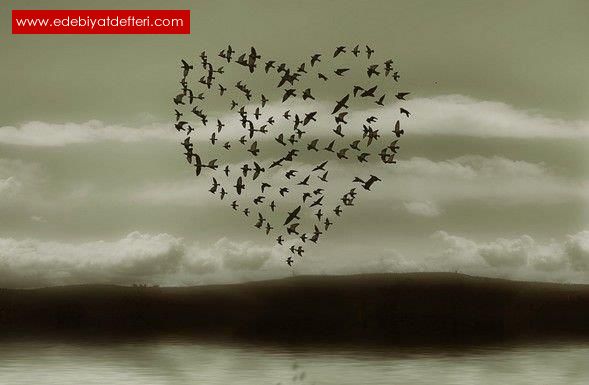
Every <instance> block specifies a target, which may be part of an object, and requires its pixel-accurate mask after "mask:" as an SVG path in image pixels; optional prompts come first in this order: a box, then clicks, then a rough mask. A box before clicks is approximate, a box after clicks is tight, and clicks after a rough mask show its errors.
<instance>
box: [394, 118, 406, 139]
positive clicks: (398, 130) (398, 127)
mask: <svg viewBox="0 0 589 385" xmlns="http://www.w3.org/2000/svg"><path fill="white" fill-rule="evenodd" d="M404 133H405V130H403V129H401V123H400V122H399V121H398V120H397V122H396V123H395V129H394V130H393V134H395V136H396V137H397V138H400V137H401V135H403V134H404Z"/></svg>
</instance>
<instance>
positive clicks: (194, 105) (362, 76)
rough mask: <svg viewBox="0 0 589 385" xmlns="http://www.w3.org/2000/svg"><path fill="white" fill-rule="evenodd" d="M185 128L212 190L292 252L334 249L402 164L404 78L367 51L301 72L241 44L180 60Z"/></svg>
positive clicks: (179, 108) (179, 119) (186, 147)
mask: <svg viewBox="0 0 589 385" xmlns="http://www.w3.org/2000/svg"><path fill="white" fill-rule="evenodd" d="M180 73H181V79H180V92H179V93H178V94H177V95H176V96H175V97H173V103H174V114H175V123H174V127H175V129H176V130H177V131H178V133H180V134H181V135H182V141H181V147H182V149H183V153H184V156H185V157H186V161H187V162H188V163H189V164H190V165H191V166H192V167H194V170H195V174H196V175H197V176H200V177H203V176H204V177H207V178H210V186H211V187H210V189H209V191H210V192H211V193H212V194H213V195H214V196H215V197H217V199H220V201H221V202H224V203H225V204H226V205H227V206H228V208H230V209H232V210H234V211H235V213H236V215H239V216H242V217H243V218H244V221H245V222H246V223H248V222H249V223H250V225H251V226H252V228H253V229H256V230H257V231H262V232H264V233H265V234H266V235H267V236H269V237H272V238H273V239H275V240H276V242H277V243H278V244H279V245H283V246H284V247H285V248H286V249H288V250H289V251H290V255H288V256H287V257H286V260H285V262H286V263H287V264H288V265H289V266H291V265H292V264H293V263H295V259H297V256H298V257H303V254H304V252H305V248H306V246H307V245H309V244H315V243H318V242H319V241H320V240H321V239H324V238H325V237H326V235H327V233H328V231H333V230H332V228H333V226H334V225H335V224H336V223H337V222H338V221H339V220H340V219H341V217H342V215H343V213H344V212H345V211H347V210H348V209H349V208H351V207H352V206H355V205H356V202H357V198H359V197H360V195H362V193H365V192H368V191H371V189H372V188H373V185H374V184H375V183H377V182H380V181H381V178H380V177H379V176H378V175H379V173H378V172H379V171H382V168H383V167H388V166H392V165H394V164H396V162H397V161H396V159H395V157H396V155H397V151H398V149H399V140H400V137H401V136H402V135H403V134H404V130H403V129H402V128H401V120H403V119H407V118H409V117H410V112H409V111H408V110H407V109H406V108H404V107H403V101H405V100H406V97H407V95H409V92H407V91H405V90H399V89H397V87H398V82H399V79H400V77H401V76H400V75H399V71H398V70H397V68H396V67H395V65H394V61H393V59H391V58H388V57H382V58H379V56H378V55H377V54H376V52H375V50H373V49H372V48H371V47H369V46H368V45H365V46H363V47H362V48H360V45H356V46H353V48H352V47H350V48H349V47H347V46H338V47H336V48H335V49H330V50H326V51H324V52H313V53H311V54H309V55H307V56H305V58H304V59H302V62H301V63H299V64H297V65H294V66H290V65H287V64H286V63H284V62H281V61H280V60H278V59H276V58H271V57H264V56H262V54H261V53H260V52H258V51H257V50H256V49H255V48H254V47H251V48H249V49H247V50H245V51H244V52H237V51H235V50H234V49H233V48H232V47H231V46H230V45H229V46H228V47H227V48H223V49H221V50H220V52H218V53H215V54H213V55H211V56H209V55H208V54H207V53H206V52H202V53H201V54H200V55H199V57H198V58H195V59H194V60H191V59H190V58H185V59H181V60H180Z"/></svg>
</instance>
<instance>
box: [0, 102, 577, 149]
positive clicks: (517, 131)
mask: <svg viewBox="0 0 589 385" xmlns="http://www.w3.org/2000/svg"><path fill="white" fill-rule="evenodd" d="M400 105H401V103H400V102H397V103H394V104H392V105H391V106H390V108H388V109H386V110H382V109H378V110H376V109H368V110H355V111H351V112H350V115H349V117H348V118H349V124H348V126H349V127H361V124H362V123H364V122H365V119H366V117H367V116H370V115H374V116H378V117H379V121H380V122H394V121H395V120H397V119H399V106H400ZM403 106H404V107H405V108H407V109H409V110H411V112H412V114H413V115H412V118H411V119H409V120H404V121H403V125H404V127H405V128H406V129H407V132H410V133H411V134H419V135H463V136H476V137H483V138H488V137H497V138H522V139H529V138H567V139H578V138H589V122H588V121H584V120H563V119H554V118H549V117H546V116H543V115H540V114H537V113H534V112H531V111H525V110H519V109H516V108H514V107H513V106H510V105H508V104H505V103H501V102H494V101H485V100H478V99H474V98H471V97H468V96H464V95H442V96H435V97H429V98H414V99H411V100H408V101H406V102H403ZM246 108H248V110H252V111H253V109H255V106H246ZM330 108H332V106H331V103H327V102H321V101H317V102H316V103H315V104H314V105H313V106H312V107H309V105H306V104H303V103H302V102H300V101H293V102H291V103H288V105H284V104H281V103H273V104H269V105H267V106H266V108H265V109H264V111H263V113H264V115H263V116H262V118H261V119H262V120H266V119H267V118H268V117H269V116H281V115H282V113H283V112H284V110H285V109H290V110H291V111H292V112H293V114H294V113H300V114H304V113H305V112H310V110H311V109H312V110H316V111H318V112H319V114H318V120H317V122H316V126H317V127H332V125H333V124H332V123H333V121H332V118H331V116H330V114H329V111H330ZM218 116H219V118H220V119H221V121H223V122H224V123H225V124H226V127H225V128H224V137H226V138H229V139H235V138H239V136H241V135H243V128H242V127H241V124H239V118H237V117H236V114H230V113H227V112H225V113H221V114H218ZM211 119H213V118H211ZM194 124H195V125H198V124H199V123H197V122H196V120H195V121H194ZM285 124H286V123H285V122H284V121H282V120H279V121H278V122H277V124H276V125H275V126H274V130H277V129H279V128H280V127H284V125H285ZM376 126H380V124H378V123H377V124H376ZM381 128H384V127H381ZM317 134H319V135H332V133H331V130H321V131H320V132H318V133H317ZM177 138H178V135H177V133H176V132H175V131H174V130H173V128H172V123H171V122H169V123H152V124H143V125H142V126H141V127H128V126H124V125H116V124H106V123H104V122H101V121H98V120H91V121H88V122H83V123H73V122H67V123H57V124H56V123H47V122H38V121H31V122H26V123H24V124H22V125H20V126H18V127H16V126H3V127H0V143H3V144H11V145H24V146H53V147H55V146H65V145H68V144H76V143H90V142H97V141H119V142H137V141H142V140H154V139H155V140H167V141H169V140H172V141H174V140H177ZM200 139H202V140H207V138H205V137H202V138H200Z"/></svg>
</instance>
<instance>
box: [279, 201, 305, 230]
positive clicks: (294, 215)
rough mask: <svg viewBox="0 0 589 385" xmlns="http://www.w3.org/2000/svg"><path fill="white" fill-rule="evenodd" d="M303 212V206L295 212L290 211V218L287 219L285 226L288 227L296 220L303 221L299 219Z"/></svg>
mask: <svg viewBox="0 0 589 385" xmlns="http://www.w3.org/2000/svg"><path fill="white" fill-rule="evenodd" d="M300 212H301V206H300V205H299V206H298V207H297V208H295V209H294V210H293V211H290V212H289V213H288V216H287V217H286V220H285V221H284V225H283V226H286V225H288V224H289V223H290V222H292V221H293V220H295V219H301V218H300V217H299V213H300Z"/></svg>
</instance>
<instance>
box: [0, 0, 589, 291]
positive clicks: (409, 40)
mask: <svg viewBox="0 0 589 385" xmlns="http://www.w3.org/2000/svg"><path fill="white" fill-rule="evenodd" d="M10 7H18V9H68V8H69V9H80V8H89V9H96V8H100V9H122V8H128V9H158V8H166V9H191V11H192V33H191V34H190V35H129V36H125V35H105V36H101V35H63V36H61V35H14V36H13V35H11V32H10V31H11V27H10V12H9V11H10V9H11V8H10ZM587 15H589V3H587V2H584V1H564V2H555V1H517V2H513V1H493V2H490V1H486V2H483V1H444V2H436V1H289V2H283V1H260V0H242V1H201V0H199V1H168V2H165V3H162V2H156V1H116V2H115V1H101V2H91V1H86V2H79V1H19V2H10V3H9V2H4V3H2V4H1V5H0V56H1V57H2V59H1V65H0V84H2V88H3V92H2V93H1V96H0V286H12V287H30V286H44V285H56V284H71V283H120V284H130V283H135V282H141V283H143V282H145V283H159V284H165V285H193V284H203V283H210V282H237V281H243V280H251V279H262V278H277V277H284V276H290V275H291V274H293V273H295V274H308V273H309V274H348V273H362V272H373V271H391V272H395V271H399V272H401V271H461V272H465V273H469V274H481V275H487V276H498V277H505V278H514V279H533V280H548V281H565V282H589V279H588V278H589V218H588V211H587V208H588V203H589V194H588V192H589V190H588V188H589V170H588V167H587V166H588V161H589V155H588V154H589V152H588V151H587V150H588V145H589V108H588V107H589V71H587V63H589V50H588V49H587V48H586V40H587V36H589V24H588V23H587V22H586V20H587ZM227 44H231V45H232V46H233V47H234V48H238V49H239V50H242V51H245V50H247V49H249V47H250V46H252V45H254V46H255V47H256V48H257V49H258V51H259V53H260V54H261V55H262V59H263V60H264V59H268V58H280V59H279V60H281V61H285V62H288V63H293V64H294V63H297V64H298V63H300V62H301V58H306V57H308V56H309V55H310V54H312V53H315V52H323V53H325V54H326V55H328V54H331V53H332V52H333V49H334V48H335V47H336V46H338V45H346V46H351V47H353V46H354V45H356V44H369V45H371V46H372V47H373V48H375V49H376V51H377V53H376V54H378V55H382V57H386V58H388V57H391V58H393V59H394V60H395V63H396V66H397V68H398V69H399V71H400V73H401V76H402V79H401V82H402V85H403V87H404V88H406V90H409V91H411V97H410V100H409V101H408V102H407V106H408V108H409V109H411V111H412V114H413V115H412V118H411V119H410V120H409V121H408V122H407V124H406V126H405V129H406V134H405V136H404V137H403V138H402V141H401V149H400V156H399V162H398V164H397V165H395V166H394V167H392V168H391V169H390V170H387V171H386V175H385V176H386V178H383V179H384V181H383V183H381V184H380V185H378V186H377V187H376V188H375V189H374V190H375V191H374V192H373V193H372V194H369V195H366V196H365V197H363V200H362V201H361V202H360V203H359V204H358V205H357V206H356V207H354V209H353V210H350V211H349V213H346V215H345V216H344V217H343V218H342V219H341V220H340V221H338V223H337V226H335V227H334V229H333V231H330V233H329V236H328V237H326V238H325V239H324V240H323V241H322V242H321V244H320V245H319V246H318V247H316V248H312V249H309V250H308V252H307V253H306V254H305V257H304V259H303V261H301V262H302V263H297V264H296V267H295V268H294V270H292V269H290V268H288V266H286V265H285V264H284V262H283V259H284V255H285V254H284V250H282V249H281V248H279V247H276V246H274V244H273V243H272V242H271V241H270V240H269V239H268V238H267V237H265V236H263V235H262V234H260V233H259V232H255V231H252V226H251V224H249V223H247V222H245V221H244V220H243V218H242V217H240V216H237V215H235V214H234V213H233V212H232V211H231V210H230V209H229V208H228V207H227V205H226V204H224V203H223V204H221V203H220V202H218V200H215V199H212V197H211V196H210V194H208V193H207V192H206V190H207V189H208V187H209V182H210V180H209V179H208V178H196V177H195V176H194V170H193V168H191V167H189V166H188V165H187V164H186V162H185V159H184V157H183V155H182V151H181V149H180V148H179V145H178V142H179V137H178V135H177V132H176V130H174V128H173V125H172V122H173V114H172V113H171V112H172V111H173V106H172V104H171V98H172V97H173V96H174V95H175V94H176V93H177V91H178V80H179V60H180V59H181V58H185V59H188V60H190V61H192V62H196V61H197V56H198V54H199V53H200V52H201V51H207V52H209V55H211V56H216V54H217V53H218V52H219V50H220V49H222V48H224V47H226V45H227ZM250 86H251V87H252V88H256V87H259V88H264V87H267V84H266V83H264V82H263V81H261V83H259V84H250ZM329 96H330V95H327V96H326V98H327V97H329ZM333 96H337V95H336V94H334V95H333ZM332 100H333V98H332ZM330 101H331V100H330ZM322 102H327V100H319V101H318V104H320V103H322ZM325 129H326V130H328V128H327V127H326V128H325Z"/></svg>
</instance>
